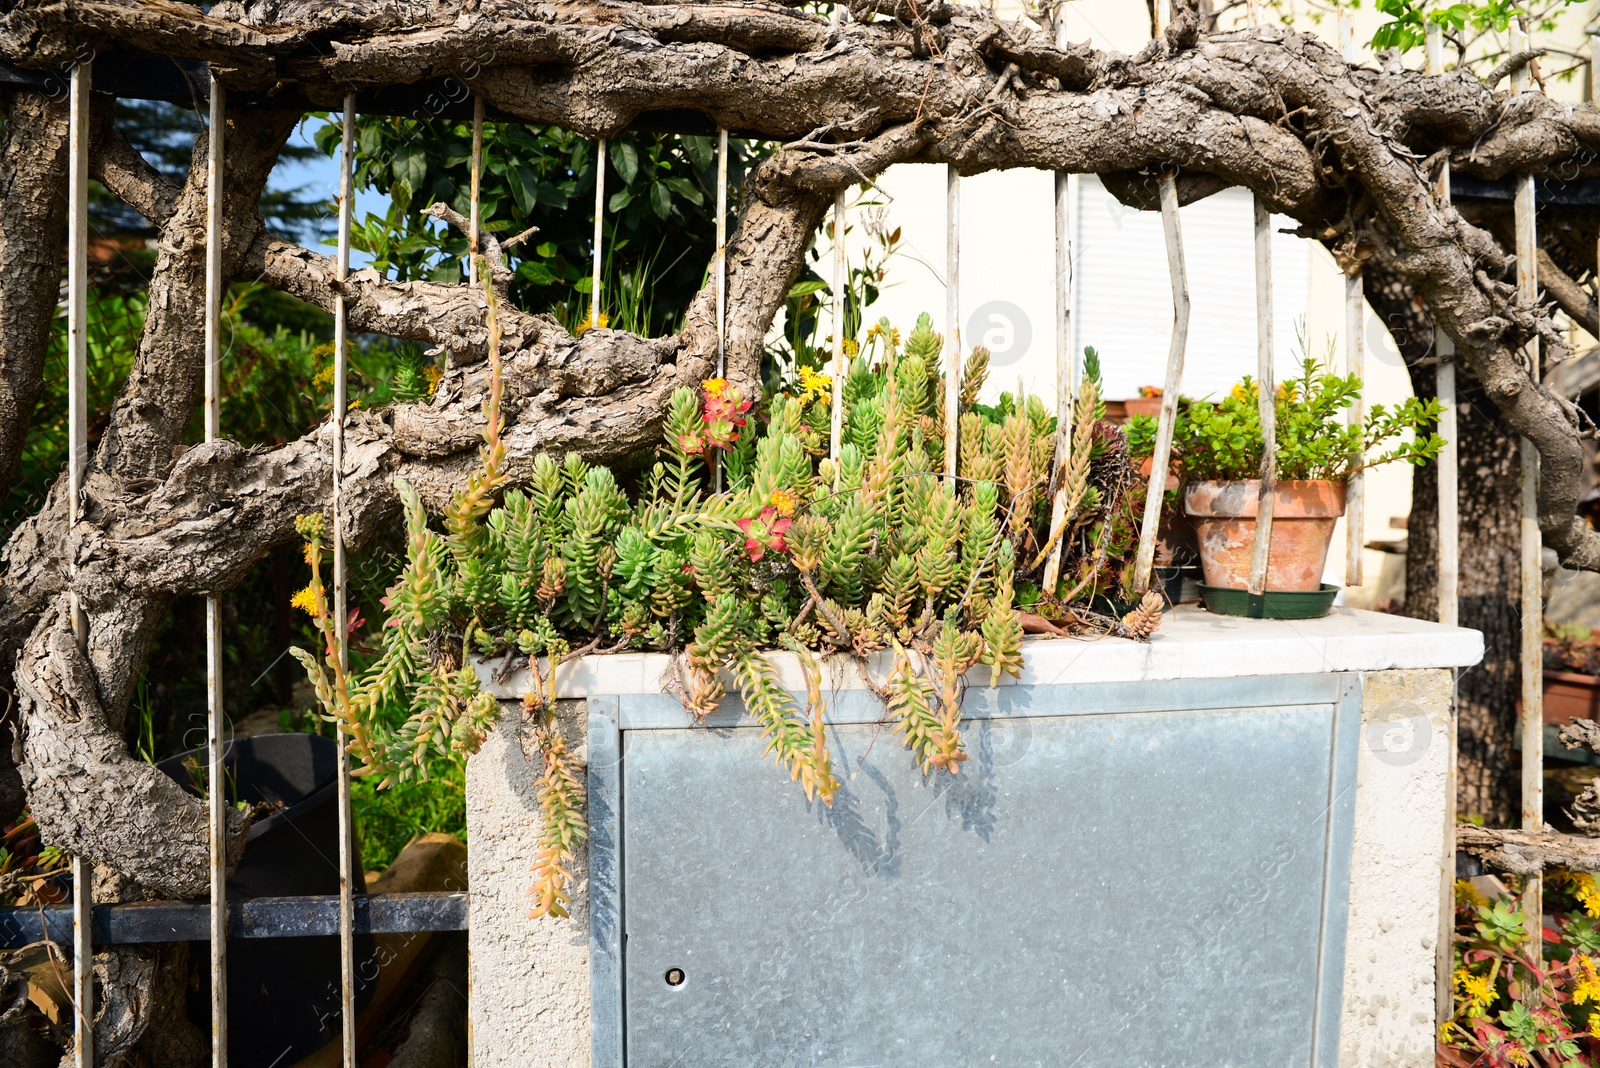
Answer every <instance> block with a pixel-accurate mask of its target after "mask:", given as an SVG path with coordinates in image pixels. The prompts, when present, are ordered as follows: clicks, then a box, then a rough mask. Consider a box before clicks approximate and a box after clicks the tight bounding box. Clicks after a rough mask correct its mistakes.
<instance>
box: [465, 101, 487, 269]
mask: <svg viewBox="0 0 1600 1068" xmlns="http://www.w3.org/2000/svg"><path fill="white" fill-rule="evenodd" d="M471 167H472V194H471V195H472V208H471V211H472V214H471V216H470V218H469V219H468V221H467V227H468V229H467V280H468V281H469V282H471V283H472V284H473V285H477V284H478V256H479V255H480V254H481V253H482V252H483V249H482V247H481V245H482V242H483V236H482V235H483V218H482V206H481V203H480V198H481V196H482V192H483V97H481V96H477V95H474V96H473V98H472V161H471Z"/></svg>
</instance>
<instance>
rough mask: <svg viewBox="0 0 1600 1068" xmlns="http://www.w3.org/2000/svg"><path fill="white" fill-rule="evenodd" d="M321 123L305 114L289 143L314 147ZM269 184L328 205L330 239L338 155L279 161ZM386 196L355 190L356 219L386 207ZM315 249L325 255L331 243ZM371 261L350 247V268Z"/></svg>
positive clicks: (336, 190) (336, 192)
mask: <svg viewBox="0 0 1600 1068" xmlns="http://www.w3.org/2000/svg"><path fill="white" fill-rule="evenodd" d="M321 125H322V120H321V119H315V118H310V117H307V118H305V119H303V120H302V121H301V123H300V125H299V126H297V127H296V128H295V132H294V135H293V136H291V137H290V138H289V143H290V144H292V145H304V146H306V147H309V148H315V147H316V142H315V141H314V140H313V135H314V134H315V133H316V131H317V129H318V128H319V127H320V126H321ZM271 184H272V186H273V188H275V189H285V190H293V189H299V190H301V191H302V194H303V195H304V196H305V197H306V198H308V199H314V200H317V201H319V202H321V203H326V204H327V205H328V206H329V216H328V220H327V225H326V227H325V235H324V236H326V238H327V239H328V241H330V242H331V241H332V240H333V237H334V232H335V229H336V226H337V220H336V218H335V217H334V215H333V214H332V211H333V203H334V201H335V199H336V198H337V197H338V195H339V161H338V159H337V157H334V156H325V155H322V154H321V153H318V154H317V155H316V156H314V157H312V158H311V159H309V160H304V161H297V160H280V161H279V162H278V165H277V167H276V168H274V169H273V172H272V181H271ZM384 201H385V198H384V197H382V196H379V195H377V194H375V193H373V192H371V191H370V190H369V191H367V192H365V193H362V192H360V191H357V193H356V203H355V216H354V217H355V219H356V220H357V221H360V219H361V218H362V217H363V216H364V215H365V214H366V213H367V212H369V211H371V212H381V211H383V210H385V203H384ZM313 247H314V248H316V250H317V251H318V252H322V253H324V254H327V255H332V254H333V246H332V244H328V245H322V244H319V243H315V242H314V243H313ZM369 263H371V257H369V256H367V255H366V254H365V253H363V252H359V251H356V250H351V253H350V265H351V268H352V269H354V268H358V267H364V266H366V265H367V264H369Z"/></svg>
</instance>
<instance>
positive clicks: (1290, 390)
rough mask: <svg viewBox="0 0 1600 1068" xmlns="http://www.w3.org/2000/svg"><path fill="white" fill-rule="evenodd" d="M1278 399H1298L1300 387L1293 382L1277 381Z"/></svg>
mask: <svg viewBox="0 0 1600 1068" xmlns="http://www.w3.org/2000/svg"><path fill="white" fill-rule="evenodd" d="M1278 399H1279V400H1288V401H1292V400H1299V399H1300V388H1299V387H1298V386H1296V385H1295V384H1294V383H1293V382H1280V383H1278Z"/></svg>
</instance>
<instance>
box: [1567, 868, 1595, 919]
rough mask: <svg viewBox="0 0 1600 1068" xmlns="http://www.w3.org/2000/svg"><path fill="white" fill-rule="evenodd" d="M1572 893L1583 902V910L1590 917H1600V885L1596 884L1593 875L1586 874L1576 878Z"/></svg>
mask: <svg viewBox="0 0 1600 1068" xmlns="http://www.w3.org/2000/svg"><path fill="white" fill-rule="evenodd" d="M1572 895H1573V896H1574V897H1576V898H1577V899H1578V900H1579V901H1580V902H1581V903H1582V904H1583V911H1584V912H1586V913H1588V914H1589V916H1590V917H1592V918H1595V919H1600V887H1596V886H1595V885H1594V877H1593V876H1592V875H1587V874H1586V875H1584V876H1582V877H1581V878H1580V879H1577V880H1574V882H1573V887H1572Z"/></svg>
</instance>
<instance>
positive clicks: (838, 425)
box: [828, 189, 847, 483]
mask: <svg viewBox="0 0 1600 1068" xmlns="http://www.w3.org/2000/svg"><path fill="white" fill-rule="evenodd" d="M846 281H847V279H846V275H845V261H844V190H842V189H841V190H839V192H838V193H836V194H834V198H833V392H832V396H831V398H830V399H831V401H832V404H833V410H832V412H831V413H830V420H831V422H830V424H829V427H830V429H829V432H828V456H829V457H830V458H831V459H832V460H833V461H834V463H835V466H834V480H835V482H836V483H837V481H838V477H839V469H838V460H839V449H840V448H841V447H842V446H843V444H844V371H845V366H844V323H845V312H846V310H847V309H846V304H847V301H846V295H845V285H846Z"/></svg>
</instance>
